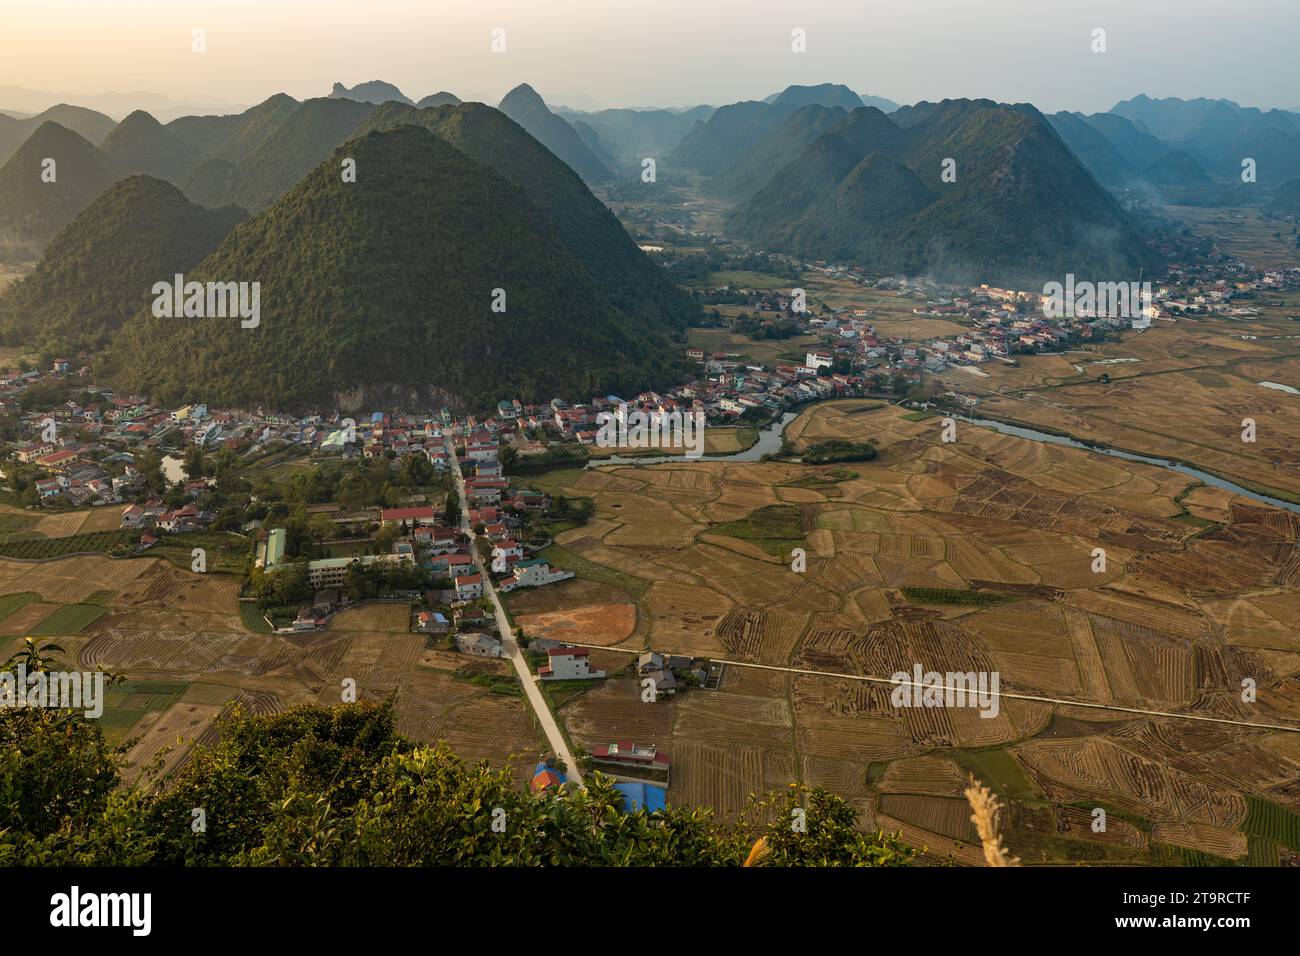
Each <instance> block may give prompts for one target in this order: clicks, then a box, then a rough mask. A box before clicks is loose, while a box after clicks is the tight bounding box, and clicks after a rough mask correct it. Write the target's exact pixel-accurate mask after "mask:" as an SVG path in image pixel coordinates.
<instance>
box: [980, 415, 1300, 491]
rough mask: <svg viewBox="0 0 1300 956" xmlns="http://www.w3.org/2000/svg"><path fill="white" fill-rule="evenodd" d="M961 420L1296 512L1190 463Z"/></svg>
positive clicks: (1015, 427)
mask: <svg viewBox="0 0 1300 956" xmlns="http://www.w3.org/2000/svg"><path fill="white" fill-rule="evenodd" d="M962 421H964V422H970V424H972V425H979V426H980V427H981V428H993V429H996V430H997V431H1000V432H1002V433H1003V434H1004V435H1015V436H1016V437H1017V438H1028V439H1031V440H1033V441H1041V442H1046V443H1048V444H1050V445H1068V446H1069V447H1070V448H1082V449H1083V450H1084V451H1092V452H1096V453H1097V454H1099V455H1109V456H1110V457H1111V458H1122V459H1124V460H1125V461H1140V462H1142V463H1144V464H1147V465H1155V466H1156V467H1158V468H1168V469H1169V470H1170V471H1176V472H1179V473H1180V474H1184V475H1191V476H1192V477H1193V478H1196V479H1198V480H1200V481H1203V482H1204V483H1205V484H1207V485H1211V486H1213V487H1215V488H1222V489H1223V490H1225V491H1231V492H1232V493H1233V494H1234V495H1241V496H1242V497H1243V498H1250V499H1252V500H1253V501H1259V502H1262V503H1263V504H1266V505H1272V506H1273V507H1274V508H1285V509H1286V510H1287V511H1295V512H1298V513H1300V505H1298V504H1295V503H1293V502H1290V501H1283V500H1282V499H1281V498H1273V497H1270V496H1269V495H1265V494H1260V493H1259V492H1258V491H1251V490H1250V489H1249V488H1243V487H1242V486H1241V485H1239V484H1236V483H1235V482H1231V481H1228V479H1226V478H1220V477H1219V476H1218V475H1212V474H1210V473H1209V472H1208V471H1201V469H1199V468H1193V467H1192V466H1191V465H1184V464H1183V463H1182V462H1179V461H1170V460H1169V459H1168V458H1153V457H1152V456H1150V455H1138V454H1135V453H1133V452H1131V451H1120V450H1119V449H1118V448H1110V447H1108V446H1106V445H1094V444H1090V443H1084V442H1081V441H1076V440H1075V439H1073V438H1067V437H1066V436H1064V435H1053V434H1051V433H1049V432H1040V431H1038V430H1037V429H1035V428H1026V427H1025V426H1023V425H1009V424H1007V423H1006V422H999V421H994V420H993V419H991V418H966V417H964V416H963V417H962Z"/></svg>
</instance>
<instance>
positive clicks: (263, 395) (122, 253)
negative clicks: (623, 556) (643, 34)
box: [0, 80, 1300, 407]
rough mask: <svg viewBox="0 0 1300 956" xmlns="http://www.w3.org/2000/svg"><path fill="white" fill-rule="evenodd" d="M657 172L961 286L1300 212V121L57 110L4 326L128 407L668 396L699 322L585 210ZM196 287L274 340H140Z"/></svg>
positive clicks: (782, 232)
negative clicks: (1255, 208)
mask: <svg viewBox="0 0 1300 956" xmlns="http://www.w3.org/2000/svg"><path fill="white" fill-rule="evenodd" d="M0 102H2V101H0ZM876 103H882V104H883V107H881V106H877V105H874V104H876ZM886 108H887V109H888V112H886ZM16 112H20V111H16ZM646 156H649V157H653V158H655V159H656V161H657V163H658V167H659V175H660V176H661V177H668V180H669V181H671V179H672V177H674V176H685V177H690V178H691V179H692V180H693V181H694V182H695V183H696V184H697V186H698V187H699V188H700V189H702V190H703V191H704V192H705V193H706V194H711V195H714V196H717V197H719V198H721V199H723V200H725V201H726V202H727V203H728V204H729V206H730V211H729V213H728V215H727V224H728V225H727V231H728V232H729V234H731V235H733V236H735V237H738V238H742V239H745V240H747V241H749V242H750V243H752V244H753V245H755V246H756V247H759V248H762V249H766V250H768V251H780V252H788V253H793V254H796V255H800V256H805V257H810V258H825V259H831V260H838V261H850V262H855V263H857V264H860V265H862V266H864V267H865V268H867V269H868V270H870V271H876V272H907V273H929V274H932V275H935V276H938V277H940V278H950V279H954V280H956V279H962V280H967V279H969V280H972V281H974V280H978V281H991V282H999V283H1004V284H1005V283H1034V282H1041V281H1042V279H1043V277H1044V276H1059V275H1061V274H1064V273H1065V272H1073V273H1075V274H1076V275H1080V276H1088V275H1095V276H1098V277H1105V278H1115V277H1116V276H1119V277H1123V276H1126V275H1130V274H1132V273H1135V272H1137V271H1138V270H1139V269H1143V268H1147V267H1149V266H1151V265H1153V262H1152V258H1151V253H1150V251H1149V247H1148V245H1147V243H1146V241H1145V237H1144V233H1143V229H1142V224H1141V223H1138V222H1136V221H1134V219H1133V218H1132V216H1131V215H1130V214H1129V213H1128V212H1126V211H1125V210H1124V208H1123V206H1122V204H1121V203H1120V202H1119V201H1117V199H1116V195H1127V194H1129V193H1132V192H1135V191H1136V192H1137V193H1138V194H1140V195H1146V196H1148V197H1154V198H1155V199H1156V200H1157V201H1160V200H1177V201H1207V202H1210V201H1217V200H1218V199H1221V198H1223V197H1225V196H1227V197H1231V198H1232V199H1233V200H1234V201H1236V200H1241V199H1243V197H1244V201H1248V202H1255V203H1257V204H1258V205H1259V206H1261V207H1262V208H1265V209H1267V211H1269V212H1270V213H1272V214H1275V215H1295V214H1296V213H1297V212H1300V198H1298V197H1300V115H1297V114H1295V113H1291V112H1288V111H1282V110H1271V111H1267V112H1264V111H1260V110H1254V109H1249V108H1243V107H1240V106H1238V105H1236V104H1234V103H1231V102H1229V101H1224V100H1189V101H1183V100H1152V99H1149V98H1147V97H1136V98H1134V99H1131V100H1127V101H1124V102H1122V103H1119V104H1117V105H1116V107H1115V108H1114V109H1113V110H1111V111H1110V112H1107V113H1100V114H1093V115H1083V114H1077V113H1057V114H1054V115H1052V116H1046V117H1045V116H1043V115H1042V114H1040V113H1039V112H1038V111H1037V110H1036V109H1034V108H1033V107H1032V106H1029V105H1027V104H1015V105H1007V104H999V103H995V102H992V101H989V100H947V101H943V102H941V103H918V104H915V105H913V106H906V107H897V106H896V104H893V103H890V102H888V101H884V100H878V99H875V98H872V97H869V96H868V97H864V96H862V95H860V94H858V93H855V92H854V91H852V90H850V89H849V88H848V87H845V86H842V85H836V84H822V85H818V86H795V87H789V88H787V89H785V90H783V91H781V92H780V93H778V94H774V95H772V96H769V97H767V98H766V99H765V100H751V101H746V102H740V103H732V104H728V105H724V106H721V107H719V108H716V109H714V108H712V107H705V106H702V107H698V108H695V109H691V110H685V111H674V110H658V109H635V110H634V109H610V110H598V111H591V112H578V111H574V110H570V109H565V108H558V109H552V108H551V107H549V106H548V105H547V103H546V101H545V99H544V98H543V97H542V96H541V95H540V94H539V93H538V92H537V91H536V90H534V89H533V88H532V87H530V86H528V85H527V84H521V85H520V86H518V87H516V88H515V89H513V90H511V91H510V92H509V93H508V94H507V95H506V96H505V97H504V98H503V99H502V100H501V102H500V104H499V105H498V106H497V107H495V108H494V107H492V106H489V105H486V104H481V103H461V101H460V99H459V97H457V96H456V95H455V94H454V93H452V92H447V91H440V92H438V93H434V94H430V95H429V96H426V97H424V98H423V99H421V100H420V101H418V103H416V102H413V101H412V100H411V98H410V97H407V96H405V95H404V94H402V93H401V91H400V90H398V89H397V88H396V87H394V86H392V85H391V84H387V83H385V82H383V81H380V80H375V81H370V82H366V83H361V84H358V85H356V86H353V87H351V88H348V87H345V86H343V85H342V84H335V86H334V89H333V91H332V92H331V94H330V95H329V96H327V97H320V98H316V99H308V100H304V101H299V100H296V99H294V98H293V97H290V96H287V95H285V94H277V95H275V96H272V97H270V98H268V99H267V100H265V101H263V102H262V103H259V104H257V105H256V106H253V107H250V108H249V109H246V110H243V111H242V112H238V113H228V114H217V115H191V116H184V117H178V118H175V119H172V120H170V121H167V122H162V121H160V120H159V119H158V118H157V117H155V116H153V115H152V114H150V113H148V112H145V111H139V110H137V111H134V112H131V113H129V114H127V115H126V116H124V117H123V118H122V120H121V121H120V122H114V121H113V120H112V119H111V118H110V117H109V116H107V115H105V114H103V113H100V112H97V111H94V110H89V109H85V108H83V107H76V106H69V105H66V104H64V105H56V106H53V107H51V108H50V109H48V110H45V111H43V112H42V113H40V114H37V115H33V116H26V117H21V118H20V117H15V116H11V115H6V114H0V242H2V243H3V244H4V248H6V249H10V250H12V249H15V248H17V249H20V250H21V249H24V248H25V249H27V250H29V252H30V253H32V254H37V253H40V252H41V251H44V253H45V255H44V258H43V259H42V261H41V263H40V265H39V266H38V268H37V270H36V272H35V273H33V274H32V275H31V276H29V277H28V278H27V279H25V280H24V281H22V282H19V283H17V284H16V285H15V286H13V287H12V288H11V289H10V290H9V291H8V292H7V294H6V295H5V296H4V297H3V298H0V332H3V334H4V335H5V337H6V340H7V341H11V342H21V343H23V344H27V343H30V342H33V341H39V342H40V343H41V344H44V345H48V346H50V347H54V346H56V345H57V346H60V347H63V348H65V349H69V350H70V349H74V348H90V349H97V348H100V347H102V346H104V345H105V344H106V343H111V353H112V360H111V365H110V366H109V367H110V368H111V370H112V373H113V375H114V376H115V378H116V381H118V382H119V383H121V384H122V385H123V386H124V387H129V388H139V389H147V390H150V391H153V392H156V393H157V394H159V395H163V396H166V397H167V398H168V399H169V400H170V399H172V398H179V397H185V396H193V397H198V396H200V395H201V396H202V397H204V398H206V399H207V400H210V401H214V402H218V403H223V402H224V403H246V402H266V403H270V404H277V405H279V406H280V407H285V406H288V405H298V406H304V407H305V406H313V407H325V406H330V405H332V404H334V403H339V402H362V401H369V400H372V399H373V398H375V397H378V396H379V395H381V394H388V395H390V396H396V397H404V398H410V399H414V398H417V397H418V398H424V399H429V400H453V401H457V402H460V403H462V404H463V405H465V406H466V407H474V406H476V405H477V404H479V403H482V402H486V401H487V400H489V399H490V398H492V397H493V396H496V397H499V395H500V394H504V393H505V392H509V391H511V390H512V388H513V391H514V393H515V394H520V395H522V396H524V397H528V398H544V397H549V395H553V394H557V393H562V394H577V395H581V394H583V393H585V392H592V393H593V394H594V393H596V392H600V391H634V390H638V389H640V388H644V387H648V386H651V385H654V384H658V383H665V382H667V381H669V380H671V379H672V378H673V376H674V375H675V374H678V373H679V372H680V367H679V362H678V359H677V355H678V354H679V350H680V335H681V332H682V330H683V329H684V328H685V327H686V326H687V325H688V324H689V323H690V322H691V321H692V320H693V318H694V316H695V315H696V314H697V311H698V307H697V306H696V305H695V304H694V302H693V301H692V299H691V297H690V296H689V295H687V294H686V293H685V292H683V291H682V290H680V289H678V288H677V287H676V286H674V285H673V284H672V283H671V282H670V281H669V279H668V278H667V276H668V273H667V272H666V271H665V270H663V269H662V268H661V267H659V266H658V265H656V264H654V263H653V262H651V260H650V259H649V258H647V257H646V256H645V255H644V254H643V253H641V252H640V251H639V250H638V249H637V248H636V244H635V243H634V242H633V241H632V239H631V238H630V237H629V235H628V234H627V232H626V230H624V229H623V227H622V226H621V225H620V224H619V222H618V220H617V219H616V218H615V217H614V215H613V214H612V213H611V212H610V211H609V209H608V208H606V206H605V205H604V204H603V203H602V202H601V201H600V200H599V199H598V198H597V197H596V196H595V195H594V194H593V193H592V192H591V189H590V188H589V186H599V185H603V184H606V183H619V182H630V181H633V180H634V178H635V177H636V176H638V175H639V173H640V161H641V158H642V157H646ZM1244 157H1249V158H1251V159H1254V160H1255V163H1256V171H1257V180H1258V181H1257V183H1255V184H1250V185H1247V184H1243V183H1242V182H1241V177H1240V170H1241V160H1242V159H1243V158H1244ZM344 159H352V160H354V161H355V162H356V164H357V169H358V176H357V180H356V182H355V183H343V182H342V181H341V178H340V175H339V164H340V163H341V162H342V161H343V160H344ZM51 160H53V165H51V163H50V161H51ZM950 160H952V161H953V162H954V163H955V165H954V166H953V169H952V172H953V173H954V175H953V177H952V178H951V179H948V178H945V175H944V173H945V170H946V169H947V165H948V161H950ZM53 168H57V176H47V175H46V173H47V171H48V170H49V169H53ZM399 168H400V170H402V171H403V175H402V176H398V175H397V174H396V171H397V170H398V169H399ZM250 214H251V218H248V219H246V220H245V216H248V215H250ZM186 270H189V271H193V272H194V273H195V275H197V276H202V277H208V278H210V279H212V280H213V281H258V282H260V283H262V287H263V289H264V290H265V291H264V295H265V298H264V316H265V317H264V319H263V324H262V326H261V327H260V328H259V329H258V330H256V332H249V331H244V330H240V329H239V327H238V323H237V322H230V321H227V320H220V319H218V320H200V321H189V320H184V321H178V320H174V319H155V318H154V317H153V316H152V315H150V314H149V311H148V309H146V308H144V307H143V306H142V304H141V297H142V292H141V284H142V283H145V282H146V280H149V279H151V277H152V281H158V279H166V278H168V277H170V276H171V275H172V274H173V273H174V272H176V271H186ZM403 277H404V278H403ZM147 284H148V285H152V282H148V283H147ZM497 288H502V289H505V290H506V291H507V295H508V297H509V302H510V305H509V306H508V309H507V312H505V313H503V314H498V313H495V312H493V311H491V310H490V308H489V304H490V300H491V296H492V290H494V289H497ZM322 330H323V331H322ZM390 346H391V347H392V349H393V350H395V353H400V354H388V351H387V350H388V349H389V347H390ZM160 350H161V351H160ZM158 354H166V355H167V356H168V357H169V358H168V361H165V362H163V361H159V360H158V359H157V355H158ZM187 356H188V357H187ZM435 381H436V383H437V384H436V385H435V384H431V383H434V382H435ZM511 382H513V383H515V384H514V386H511V385H510V384H509V383H511ZM503 390H504V391H503ZM435 393H436V394H435Z"/></svg>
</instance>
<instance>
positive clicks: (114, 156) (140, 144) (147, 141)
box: [100, 110, 200, 182]
mask: <svg viewBox="0 0 1300 956" xmlns="http://www.w3.org/2000/svg"><path fill="white" fill-rule="evenodd" d="M100 149H102V150H103V151H104V154H105V155H106V156H108V158H109V159H110V160H111V161H112V162H113V165H114V166H115V167H116V168H117V170H118V171H119V172H120V173H121V174H123V175H137V174H141V175H148V176H157V177H159V178H161V179H166V180H168V181H170V182H179V181H181V180H182V179H184V177H185V176H186V175H188V174H189V172H190V171H191V170H193V168H194V167H195V166H197V165H198V164H199V161H200V157H199V153H198V151H197V150H196V149H194V147H193V146H191V145H190V144H189V143H187V142H185V141H184V140H183V139H181V138H180V137H179V136H177V135H176V133H175V132H173V131H171V130H169V129H168V128H167V127H165V126H163V125H162V124H161V123H159V122H158V121H157V120H156V119H154V118H153V117H152V116H150V115H149V114H148V113H146V112H144V111H142V110H136V111H135V112H134V113H132V114H131V115H129V116H127V117H126V119H124V120H122V122H120V123H118V124H117V126H115V127H114V128H113V131H112V132H111V133H109V134H108V136H106V137H105V138H104V142H103V144H102V145H101V146H100Z"/></svg>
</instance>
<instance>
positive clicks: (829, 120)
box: [707, 104, 861, 198]
mask: <svg viewBox="0 0 1300 956" xmlns="http://www.w3.org/2000/svg"><path fill="white" fill-rule="evenodd" d="M857 108H858V109H861V107H857ZM845 115H846V114H845V112H844V110H842V109H840V108H839V107H837V106H836V107H828V106H820V105H817V104H813V105H810V106H802V107H800V108H799V109H797V110H795V111H794V112H793V113H791V114H790V116H789V117H788V118H787V119H786V121H785V122H784V123H782V124H781V125H780V126H779V127H778V128H777V129H776V130H775V131H774V132H773V133H771V134H770V135H769V136H767V137H766V138H765V139H764V140H763V141H762V142H760V143H758V144H757V145H756V146H755V147H754V148H753V149H752V150H750V151H749V153H748V154H747V155H746V156H745V157H744V158H742V159H741V160H740V162H738V163H737V164H736V165H735V166H732V167H731V168H730V169H728V170H727V171H726V172H725V173H723V174H722V175H720V176H717V177H715V178H714V179H712V180H711V181H710V182H709V183H708V187H707V188H708V190H709V192H712V193H714V194H716V195H719V196H726V197H730V198H741V197H745V196H751V195H753V194H754V193H755V192H757V191H758V190H759V189H761V188H762V187H763V185H764V184H765V183H767V181H768V180H769V179H771V178H772V176H773V175H774V174H775V173H776V171H777V170H779V169H781V167H783V166H784V165H785V164H786V163H788V162H790V160H792V159H794V157H795V156H797V155H798V153H799V151H800V150H801V149H803V148H804V147H805V146H807V145H808V144H810V143H812V142H813V141H814V140H815V139H817V137H818V136H820V135H821V134H822V133H824V132H826V131H827V130H828V129H830V128H831V127H832V126H834V125H835V124H836V123H838V122H840V120H842V119H844V117H845Z"/></svg>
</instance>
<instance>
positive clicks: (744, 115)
mask: <svg viewBox="0 0 1300 956" xmlns="http://www.w3.org/2000/svg"><path fill="white" fill-rule="evenodd" d="M798 108H799V107H797V106H795V105H793V104H791V103H780V104H777V103H760V102H758V101H757V100H748V101H746V102H744V103H732V104H731V105H730V106H721V107H719V108H718V109H716V110H714V111H713V113H712V115H710V116H709V118H708V120H707V121H700V122H697V123H696V124H695V126H693V127H692V128H691V131H690V132H689V133H687V134H686V136H685V137H683V138H682V141H681V142H680V143H678V144H677V147H676V148H675V149H674V150H673V151H672V153H671V154H670V155H669V157H668V162H669V165H670V166H683V167H685V168H687V169H693V170H695V171H696V172H699V173H703V174H704V175H705V176H716V175H718V174H719V173H722V172H724V171H726V170H728V169H730V168H731V167H732V166H735V165H736V164H737V163H738V162H740V161H741V160H742V159H744V158H745V157H746V156H748V155H749V153H750V152H751V151H752V150H753V149H754V148H755V147H757V146H758V144H759V143H761V142H763V140H765V139H767V137H769V136H771V135H772V134H773V133H775V132H776V131H777V129H779V128H780V126H781V124H782V123H784V122H785V121H786V120H787V119H789V118H790V115H791V114H792V113H794V112H795V111H796V110H797V109H798Z"/></svg>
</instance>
